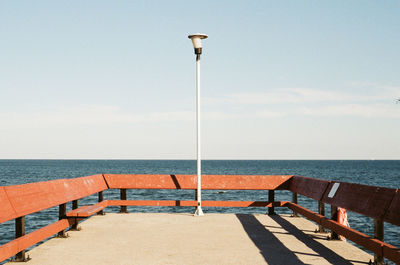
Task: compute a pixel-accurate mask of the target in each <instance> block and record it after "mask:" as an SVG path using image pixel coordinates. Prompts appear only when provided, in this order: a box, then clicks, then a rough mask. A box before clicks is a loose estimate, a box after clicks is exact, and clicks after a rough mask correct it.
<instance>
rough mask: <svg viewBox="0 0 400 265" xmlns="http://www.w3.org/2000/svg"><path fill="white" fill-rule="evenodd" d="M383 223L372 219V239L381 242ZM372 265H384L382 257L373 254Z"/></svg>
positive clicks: (382, 238)
mask: <svg viewBox="0 0 400 265" xmlns="http://www.w3.org/2000/svg"><path fill="white" fill-rule="evenodd" d="M383 224H384V222H383V221H382V220H381V219H374V238H376V239H378V240H380V241H382V242H383V240H384V228H383ZM374 264H377V265H384V264H385V263H384V259H383V256H381V255H377V254H374Z"/></svg>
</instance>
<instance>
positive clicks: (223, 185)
mask: <svg viewBox="0 0 400 265" xmlns="http://www.w3.org/2000/svg"><path fill="white" fill-rule="evenodd" d="M104 177H105V179H106V181H107V184H108V186H109V188H110V189H191V190H193V189H196V188H197V176H196V175H118V174H105V175H104ZM291 177H292V176H291V175H290V176H288V175H271V176H268V175H265V176H263V175H202V180H201V184H202V189H205V190H274V189H286V188H287V187H288V182H287V181H288V180H289V179H290V178H291Z"/></svg>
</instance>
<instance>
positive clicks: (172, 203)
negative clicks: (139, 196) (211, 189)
mask: <svg viewBox="0 0 400 265" xmlns="http://www.w3.org/2000/svg"><path fill="white" fill-rule="evenodd" d="M285 204H286V202H273V203H271V202H263V201H202V206H203V207H283V206H285ZM121 205H124V206H197V201H179V200H176V201H171V200H141V201H139V200H135V201H133V200H109V201H108V206H121Z"/></svg>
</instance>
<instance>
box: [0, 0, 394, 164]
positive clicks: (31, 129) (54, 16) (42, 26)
mask: <svg viewBox="0 0 400 265" xmlns="http://www.w3.org/2000/svg"><path fill="white" fill-rule="evenodd" d="M399 14H400V2H399V1H383V2H382V1H329V2H328V1H11V0H10V1H0V51H1V52H0V92H1V97H0V123H1V125H0V158H54V159H56V158H72V159H73V158H88V159H92V158H93V159H95V158H115V159H118V158H124V159H141V158H145V159H156V158H162V159H175V158H178V159H194V158H195V68H194V67H195V65H194V54H193V47H192V44H191V42H190V40H189V39H188V38H187V35H188V34H190V33H195V32H202V33H206V34H208V35H209V38H208V39H207V40H205V41H204V42H203V46H204V54H203V56H202V113H203V116H202V125H203V128H202V134H203V135H202V142H203V145H202V146H203V157H204V158H206V159H400V122H399V121H400V104H396V103H395V99H396V98H399V97H400V52H399V47H400V34H399V32H400V16H399Z"/></svg>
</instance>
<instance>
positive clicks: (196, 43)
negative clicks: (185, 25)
mask: <svg viewBox="0 0 400 265" xmlns="http://www.w3.org/2000/svg"><path fill="white" fill-rule="evenodd" d="M207 37H208V36H207V35H206V34H201V33H196V34H192V35H189V36H188V38H189V39H191V40H192V43H193V48H194V53H195V54H201V50H202V49H201V48H202V47H201V40H202V39H207Z"/></svg>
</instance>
